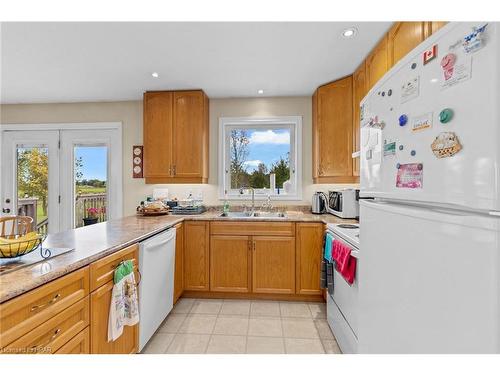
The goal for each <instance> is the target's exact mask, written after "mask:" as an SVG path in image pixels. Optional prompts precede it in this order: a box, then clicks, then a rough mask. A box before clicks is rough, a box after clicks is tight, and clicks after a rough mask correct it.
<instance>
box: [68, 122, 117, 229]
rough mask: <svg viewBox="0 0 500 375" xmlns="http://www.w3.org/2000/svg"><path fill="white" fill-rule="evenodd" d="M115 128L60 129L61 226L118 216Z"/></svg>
mask: <svg viewBox="0 0 500 375" xmlns="http://www.w3.org/2000/svg"><path fill="white" fill-rule="evenodd" d="M118 139H119V137H118V136H117V132H116V131H115V130H93V131H88V130H63V131H61V188H62V189H61V191H62V197H61V199H62V202H63V205H62V206H61V207H63V206H64V209H63V210H62V212H61V218H62V223H63V227H64V229H69V228H78V227H81V226H83V225H84V219H85V221H87V222H89V221H90V222H91V221H96V219H97V221H99V222H103V221H107V220H108V219H109V218H118V217H121V215H122V191H121V184H122V179H121V145H120V143H119V142H118Z"/></svg>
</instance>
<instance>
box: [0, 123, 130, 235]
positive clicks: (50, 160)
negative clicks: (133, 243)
mask: <svg viewBox="0 0 500 375" xmlns="http://www.w3.org/2000/svg"><path fill="white" fill-rule="evenodd" d="M89 126H91V125H86V127H89ZM1 135H2V139H1V145H2V150H1V152H0V154H1V171H2V173H1V183H0V188H1V202H2V204H1V208H2V215H23V216H31V217H32V218H33V222H34V225H35V228H36V230H38V231H39V232H42V233H56V232H60V231H63V230H67V229H72V228H78V227H81V226H83V225H84V221H85V222H87V223H88V224H89V223H92V222H104V221H107V220H109V219H114V218H119V217H121V216H122V169H121V168H122V167H121V162H122V161H121V157H122V154H121V132H120V131H119V129H118V128H111V129H100V128H99V126H94V128H92V129H80V130H68V129H67V128H61V129H59V130H40V131H32V130H10V129H9V130H6V131H3V132H2V134H1ZM84 219H85V220H84Z"/></svg>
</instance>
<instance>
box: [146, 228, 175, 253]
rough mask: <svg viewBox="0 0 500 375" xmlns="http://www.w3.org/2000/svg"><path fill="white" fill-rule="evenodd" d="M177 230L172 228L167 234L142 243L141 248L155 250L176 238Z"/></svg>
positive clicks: (164, 233) (162, 233) (160, 234)
mask: <svg viewBox="0 0 500 375" xmlns="http://www.w3.org/2000/svg"><path fill="white" fill-rule="evenodd" d="M175 234H176V229H175V228H171V229H168V230H166V231H165V232H161V233H159V234H157V235H155V236H153V237H151V238H150V239H147V240H146V241H143V242H141V246H142V247H143V248H145V249H146V248H155V247H158V246H161V245H164V244H166V243H168V242H170V241H172V240H173V239H174V238H175Z"/></svg>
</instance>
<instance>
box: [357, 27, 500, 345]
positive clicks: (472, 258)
mask: <svg viewBox="0 0 500 375" xmlns="http://www.w3.org/2000/svg"><path fill="white" fill-rule="evenodd" d="M499 26H500V25H499V24H498V23H493V22H490V23H486V22H473V23H450V24H448V25H446V26H445V27H444V28H443V29H441V30H440V31H438V32H437V33H436V34H434V35H432V36H431V37H430V38H428V39H426V40H425V41H424V42H423V43H422V44H421V45H419V46H418V47H417V48H415V49H414V50H413V51H411V52H410V53H409V54H408V55H407V56H406V57H405V58H404V59H402V60H401V61H400V62H399V63H397V64H396V65H395V66H394V67H393V68H392V69H391V70H390V71H389V72H387V73H386V75H385V76H384V77H383V78H382V79H381V80H380V81H379V82H378V83H377V84H376V85H375V87H373V88H372V89H371V90H370V92H369V93H368V95H367V96H366V97H365V98H364V100H363V101H362V102H361V153H360V159H361V179H360V184H361V192H360V196H361V197H362V198H373V199H362V200H361V202H360V254H359V258H360V261H359V270H358V271H359V274H358V275H359V279H358V282H359V305H360V308H359V318H358V319H359V323H358V325H359V329H358V340H359V352H360V353H500V272H499V271H500V257H499V254H500V116H499V106H500V96H499V93H500V70H499V69H500V68H499V67H500V45H499V44H500V39H499V35H498V34H499Z"/></svg>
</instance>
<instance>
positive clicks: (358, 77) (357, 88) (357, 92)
mask: <svg viewBox="0 0 500 375" xmlns="http://www.w3.org/2000/svg"><path fill="white" fill-rule="evenodd" d="M367 92H368V90H367V84H366V65H365V62H364V61H363V62H362V63H361V65H360V66H359V67H358V69H356V71H355V72H354V74H353V75H352V101H353V103H352V105H353V116H352V149H353V152H356V151H359V150H360V130H359V129H360V108H359V105H360V103H361V100H363V98H364V97H365V95H366V94H367ZM352 174H353V176H359V157H357V158H355V159H353V165H352Z"/></svg>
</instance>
